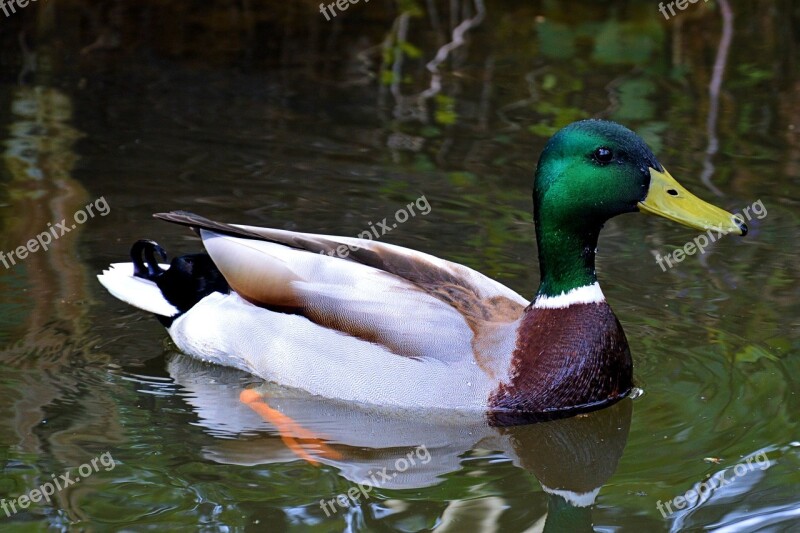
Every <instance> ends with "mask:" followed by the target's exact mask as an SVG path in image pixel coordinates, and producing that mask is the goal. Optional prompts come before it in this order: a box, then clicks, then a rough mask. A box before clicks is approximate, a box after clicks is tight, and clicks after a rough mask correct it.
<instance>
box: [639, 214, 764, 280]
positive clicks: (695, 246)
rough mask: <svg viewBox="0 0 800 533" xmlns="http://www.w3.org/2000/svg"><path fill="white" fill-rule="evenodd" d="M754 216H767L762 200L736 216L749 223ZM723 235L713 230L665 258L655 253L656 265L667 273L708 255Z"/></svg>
mask: <svg viewBox="0 0 800 533" xmlns="http://www.w3.org/2000/svg"><path fill="white" fill-rule="evenodd" d="M754 215H755V217H756V218H757V219H758V220H761V219H762V218H764V217H766V216H767V208H766V207H764V204H763V203H762V202H761V200H758V201H757V202H755V203H754V204H753V205H749V206H747V207H745V208H744V210H743V211H742V214H737V215H736V216H738V217H739V218H741V219H743V220H746V221H747V222H749V221H751V220H752V219H753V216H754ZM723 235H724V232H723V231H722V229H721V228H712V229H710V230H708V231H707V232H705V233H701V234H700V235H698V236H697V237H695V238H694V239H692V240H691V241H689V242H687V243H686V244H684V245H683V246H682V247H681V248H678V249H677V250H674V251H672V252H670V253H668V254H666V255H663V256H662V255H661V254H659V253H654V254H653V255H655V258H656V263H658V266H660V267H661V271H662V272H666V271H667V269H668V268H672V267H674V266H675V265H677V264H678V263H681V262H682V261H683V260H684V259H686V258H687V257H689V256H690V255H694V254H696V253H698V252H700V254H701V255H702V254H704V253H706V248H707V247H708V246H709V245H711V244H712V243H714V242H716V241H717V239H719V238H720V237H722V236H723Z"/></svg>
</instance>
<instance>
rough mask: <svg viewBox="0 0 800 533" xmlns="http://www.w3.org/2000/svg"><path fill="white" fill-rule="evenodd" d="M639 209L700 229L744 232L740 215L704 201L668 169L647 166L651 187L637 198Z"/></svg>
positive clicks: (745, 227) (744, 226)
mask: <svg viewBox="0 0 800 533" xmlns="http://www.w3.org/2000/svg"><path fill="white" fill-rule="evenodd" d="M639 211H642V212H644V213H650V214H651V215H659V216H662V217H664V218H668V219H670V220H674V221H675V222H679V223H681V224H683V225H684V226H689V227H690V228H694V229H699V230H703V231H705V230H710V229H713V230H715V231H717V232H718V233H720V234H728V233H734V234H736V235H747V226H746V225H745V223H744V220H742V218H741V217H739V216H735V215H733V214H731V213H728V212H727V211H725V210H723V209H720V208H719V207H716V206H713V205H711V204H709V203H708V202H704V201H703V200H701V199H700V198H698V197H697V196H695V195H693V194H692V193H690V192H689V191H687V190H686V189H684V188H683V186H682V185H681V184H680V183H678V182H677V181H675V178H673V177H672V176H670V174H669V172H667V171H666V169H665V170H664V172H659V171H658V170H656V169H654V168H651V169H650V188H649V189H648V191H647V196H646V197H645V199H644V200H643V201H641V202H639Z"/></svg>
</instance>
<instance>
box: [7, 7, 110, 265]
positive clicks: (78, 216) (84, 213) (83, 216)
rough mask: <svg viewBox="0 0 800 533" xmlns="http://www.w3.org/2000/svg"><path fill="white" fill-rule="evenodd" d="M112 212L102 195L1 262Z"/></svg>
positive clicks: (45, 246)
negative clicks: (70, 221)
mask: <svg viewBox="0 0 800 533" xmlns="http://www.w3.org/2000/svg"><path fill="white" fill-rule="evenodd" d="M0 1H1V0H0ZM95 211H96V212H95ZM110 212H111V207H109V205H108V202H106V199H105V197H104V196H101V197H100V198H98V199H97V200H95V201H94V202H92V203H89V204H86V207H84V208H83V209H79V210H78V211H76V212H75V214H74V215H73V216H72V218H73V220H74V222H73V223H72V224H70V223H68V222H67V219H66V218H65V219H62V220H61V222H56V223H55V225H53V224H52V223H51V222H48V223H47V231H43V232H41V233H40V234H39V235H37V236H36V238H35V239H31V240H29V241H28V242H26V243H25V244H24V245H22V246H18V247H17V248H16V249H14V250H11V251H10V252H2V251H0V262H2V263H3V266H5V267H6V268H11V267H12V266H14V265H16V264H17V261H22V260H24V259H25V258H26V257H28V255H29V254H35V253H36V252H38V251H39V250H44V251H45V252H46V251H47V249H48V248H49V246H50V244H51V243H52V242H53V241H55V240H58V239H60V238H61V237H63V236H64V235H66V234H67V233H69V232H70V231H72V230H74V229H75V228H77V227H78V224H83V223H85V222H86V221H87V220H89V219H90V218H94V217H95V215H96V214H99V215H100V216H101V217H104V216H106V215H107V214H109V213H110Z"/></svg>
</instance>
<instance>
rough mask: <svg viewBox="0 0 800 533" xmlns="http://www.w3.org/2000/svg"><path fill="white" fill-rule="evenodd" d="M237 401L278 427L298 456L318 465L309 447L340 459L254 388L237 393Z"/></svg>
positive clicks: (317, 438) (339, 457)
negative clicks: (273, 406) (265, 399)
mask: <svg viewBox="0 0 800 533" xmlns="http://www.w3.org/2000/svg"><path fill="white" fill-rule="evenodd" d="M239 401H241V402H242V403H244V404H246V405H247V406H248V407H250V409H252V410H253V411H255V412H256V413H258V414H259V415H261V418H263V419H264V420H266V421H267V422H269V423H270V424H272V425H273V426H275V427H276V428H277V429H278V434H279V435H280V436H281V440H282V441H283V443H284V444H286V446H288V448H289V449H290V450H291V451H292V452H293V453H294V454H295V455H297V456H298V457H300V458H301V459H304V460H305V461H308V462H309V463H311V464H312V465H314V466H319V461H317V459H315V458H314V457H312V456H311V454H309V453H308V451H306V449H310V450H313V451H315V452H316V453H317V454H318V455H321V456H323V457H327V458H328V459H341V457H342V456H341V454H340V453H339V452H337V451H336V450H334V449H333V448H331V447H330V446H328V445H327V444H325V441H324V440H323V439H322V438H320V437H319V436H317V435H315V434H314V432H312V431H310V430H308V429H306V428H304V427H303V426H301V425H300V424H298V423H297V422H295V421H294V420H292V419H291V418H289V417H288V416H286V415H285V414H283V413H281V412H280V411H278V410H277V409H273V408H272V407H270V406H269V405H267V402H266V401H264V395H262V394H260V393H259V392H257V391H255V390H254V389H245V390H243V391H242V392H241V394H239Z"/></svg>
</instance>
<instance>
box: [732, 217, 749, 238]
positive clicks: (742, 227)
mask: <svg viewBox="0 0 800 533" xmlns="http://www.w3.org/2000/svg"><path fill="white" fill-rule="evenodd" d="M733 222H734V224H736V225H737V226H738V227H739V231H741V232H742V235H741V236H742V237H744V236H745V235H747V224H745V223H744V220H742V219H741V218H740V217H733Z"/></svg>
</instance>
